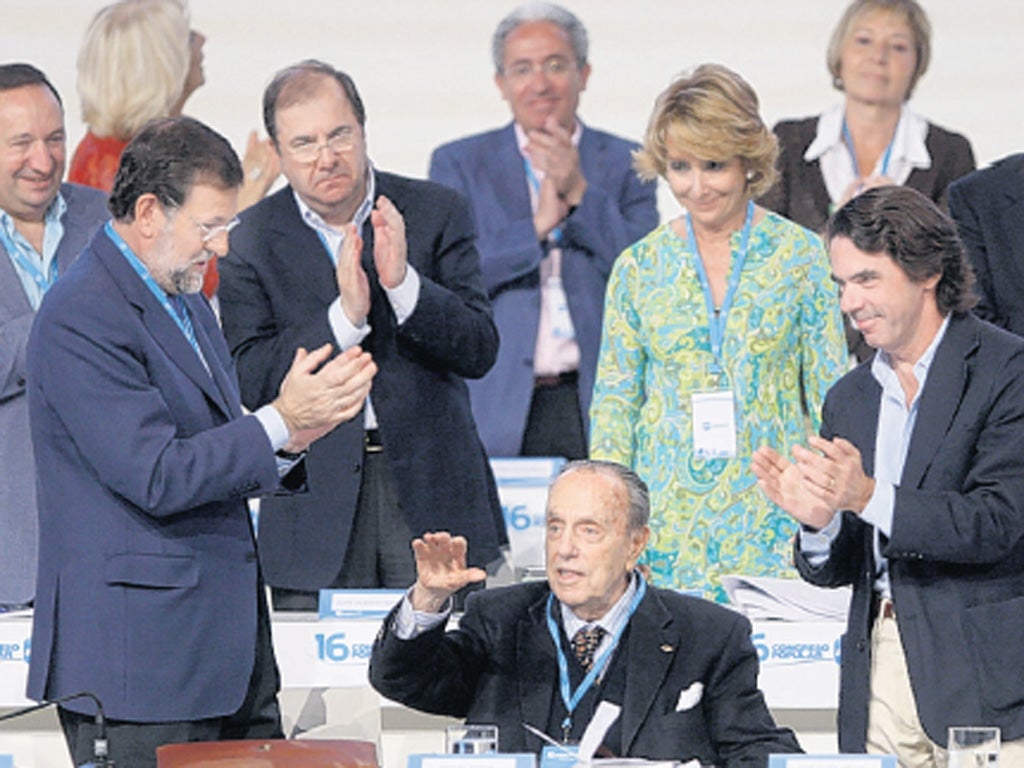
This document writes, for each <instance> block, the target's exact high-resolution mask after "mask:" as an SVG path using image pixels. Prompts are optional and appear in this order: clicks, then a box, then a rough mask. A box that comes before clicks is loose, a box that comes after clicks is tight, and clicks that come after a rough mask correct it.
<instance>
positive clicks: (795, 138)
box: [758, 117, 974, 232]
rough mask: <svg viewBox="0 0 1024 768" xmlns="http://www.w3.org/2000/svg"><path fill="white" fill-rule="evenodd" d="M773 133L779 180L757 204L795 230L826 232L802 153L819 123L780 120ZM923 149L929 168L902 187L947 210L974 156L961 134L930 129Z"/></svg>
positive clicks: (820, 183)
mask: <svg viewBox="0 0 1024 768" xmlns="http://www.w3.org/2000/svg"><path fill="white" fill-rule="evenodd" d="M773 130H774V131H775V135H776V137H778V139H779V150H780V156H779V180H778V181H777V182H776V183H775V186H774V187H772V188H771V189H770V190H769V191H768V193H767V194H766V195H764V197H762V198H761V199H760V200H759V201H758V202H760V204H761V205H763V206H764V207H765V208H770V209H771V210H773V211H777V212H778V213H781V214H782V215H783V216H785V217H786V218H787V219H792V220H793V221H795V222H796V223H797V224H802V225H803V226H805V227H807V228H808V229H811V230H814V231H815V232H824V231H825V224H826V222H827V221H828V216H829V205H830V204H831V200H830V199H829V196H828V190H827V189H826V188H825V180H824V179H823V178H822V175H821V166H820V165H819V163H818V161H817V160H815V161H814V162H813V163H808V162H806V161H805V160H804V152H806V151H807V147H809V146H810V145H811V142H812V141H814V136H815V134H816V133H817V131H818V118H817V117H807V118H804V119H802V120H783V121H782V122H780V123H778V124H776V126H775V128H774V129H773ZM924 143H925V146H926V147H927V148H928V154H929V155H930V156H931V158H932V167H931V168H915V169H914V170H913V171H911V172H910V176H908V177H907V181H906V184H905V186H908V187H910V188H911V189H916V190H917V191H918V192H921V193H922V194H925V195H927V196H928V197H930V198H931V199H932V200H934V201H935V202H936V203H938V204H939V205H940V206H942V207H943V208H945V207H946V188H947V187H948V186H949V185H950V183H951V182H953V181H954V180H956V179H958V178H960V177H961V176H963V175H964V174H966V173H970V172H971V171H973V170H974V152H973V151H972V150H971V145H970V142H968V141H967V139H966V138H964V137H963V136H961V135H960V134H959V133H953V132H952V131H947V130H946V129H944V128H940V127H939V126H937V125H932V124H931V123H929V125H928V135H927V136H926V137H925V142H924Z"/></svg>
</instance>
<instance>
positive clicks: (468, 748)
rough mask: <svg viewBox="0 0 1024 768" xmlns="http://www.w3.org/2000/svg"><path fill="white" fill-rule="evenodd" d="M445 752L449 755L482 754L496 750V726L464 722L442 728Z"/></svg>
mask: <svg viewBox="0 0 1024 768" xmlns="http://www.w3.org/2000/svg"><path fill="white" fill-rule="evenodd" d="M444 746H445V752H447V753H448V754H450V755H483V754H487V753H488V752H497V751H498V726H496V725H479V724H473V723H466V724H465V725H449V726H448V727H447V728H445V729H444Z"/></svg>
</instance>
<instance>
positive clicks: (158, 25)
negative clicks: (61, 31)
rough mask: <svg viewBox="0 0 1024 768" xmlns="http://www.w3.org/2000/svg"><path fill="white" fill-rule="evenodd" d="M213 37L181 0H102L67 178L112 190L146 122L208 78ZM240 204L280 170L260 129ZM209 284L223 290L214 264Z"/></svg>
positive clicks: (84, 61) (84, 57)
mask: <svg viewBox="0 0 1024 768" xmlns="http://www.w3.org/2000/svg"><path fill="white" fill-rule="evenodd" d="M205 42H206V38H205V37H204V36H203V34H202V33H201V32H198V31H196V30H194V29H192V28H191V23H190V20H189V13H188V7H187V5H186V4H185V3H184V2H182V0H121V2H117V3H113V4H112V5H108V6H106V7H104V8H102V9H101V10H100V11H99V12H98V13H97V14H96V16H95V17H94V18H93V20H92V22H91V23H90V24H89V28H88V30H87V31H86V33H85V39H84V40H83V41H82V47H81V49H80V50H79V52H78V83H77V84H78V95H79V98H80V99H81V102H82V120H83V121H84V122H85V124H86V125H87V126H88V132H87V133H86V134H85V137H84V138H83V139H82V140H81V142H79V144H78V147H77V148H76V149H75V152H74V155H73V157H72V158H71V165H70V168H69V171H68V181H72V182H75V183H76V184H84V185H86V186H89V187H95V188H97V189H102V190H103V191H104V192H110V190H111V188H112V187H113V184H114V175H115V173H116V172H117V166H118V163H119V161H120V159H121V152H122V151H123V150H124V148H125V146H126V145H127V144H128V142H129V140H130V139H131V138H132V136H134V135H135V134H136V133H137V132H138V131H139V130H140V129H141V128H142V126H143V125H145V124H146V123H147V122H149V121H150V120H153V119H155V118H160V117H168V116H176V115H180V114H181V113H182V109H183V107H184V106H185V102H186V101H188V98H189V97H190V96H191V95H192V94H193V93H194V92H195V91H196V89H197V88H199V87H200V86H201V85H203V83H205V82H206V77H205V75H204V73H203V45H204V44H205ZM242 166H243V169H244V171H245V182H244V184H243V186H242V190H241V192H240V194H239V208H240V209H241V208H246V207H248V206H249V205H252V204H253V203H255V202H257V201H259V200H260V199H261V198H262V197H263V196H264V195H265V194H266V192H267V190H268V189H269V188H270V186H271V184H273V182H274V179H276V178H277V176H278V173H279V170H280V169H279V166H278V162H277V155H276V154H275V153H274V152H273V151H272V149H271V148H270V145H269V144H268V143H267V142H265V141H259V140H258V138H257V135H256V132H255V131H253V132H252V133H250V135H249V142H248V146H247V147H246V152H245V157H244V159H243V161H242ZM206 276H207V280H206V284H205V285H204V291H205V292H206V294H207V295H208V296H209V295H212V293H213V292H214V291H215V290H216V278H217V272H216V269H208V270H207V273H206Z"/></svg>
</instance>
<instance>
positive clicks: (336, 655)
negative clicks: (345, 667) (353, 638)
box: [316, 632, 373, 664]
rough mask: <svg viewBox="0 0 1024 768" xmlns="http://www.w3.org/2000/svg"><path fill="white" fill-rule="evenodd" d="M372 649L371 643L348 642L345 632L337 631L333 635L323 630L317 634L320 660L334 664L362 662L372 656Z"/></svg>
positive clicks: (317, 649)
mask: <svg viewBox="0 0 1024 768" xmlns="http://www.w3.org/2000/svg"><path fill="white" fill-rule="evenodd" d="M372 649H373V645H372V644H371V643H349V642H346V641H345V633H344V632H335V633H334V634H331V635H325V634H323V633H322V632H318V633H317V634H316V657H317V658H318V659H319V660H320V661H327V662H330V663H332V664H344V663H346V662H348V663H350V664H352V663H356V664H362V663H363V662H364V661H366V659H369V658H370V651H371V650H372Z"/></svg>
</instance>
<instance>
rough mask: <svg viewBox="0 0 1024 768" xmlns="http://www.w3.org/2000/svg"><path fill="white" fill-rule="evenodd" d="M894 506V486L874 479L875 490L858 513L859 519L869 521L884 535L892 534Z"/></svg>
mask: <svg viewBox="0 0 1024 768" xmlns="http://www.w3.org/2000/svg"><path fill="white" fill-rule="evenodd" d="M895 506H896V486H895V485H893V484H892V483H886V482H881V481H877V480H876V481H875V492H874V493H872V494H871V498H870V499H869V500H868V503H867V506H866V507H864V511H863V512H861V513H860V519H861V520H863V521H864V522H865V523H870V524H871V525H873V526H874V527H875V528H877V529H878V531H879V532H880V533H884V534H885V535H886V536H892V516H893V509H894V508H895Z"/></svg>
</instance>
